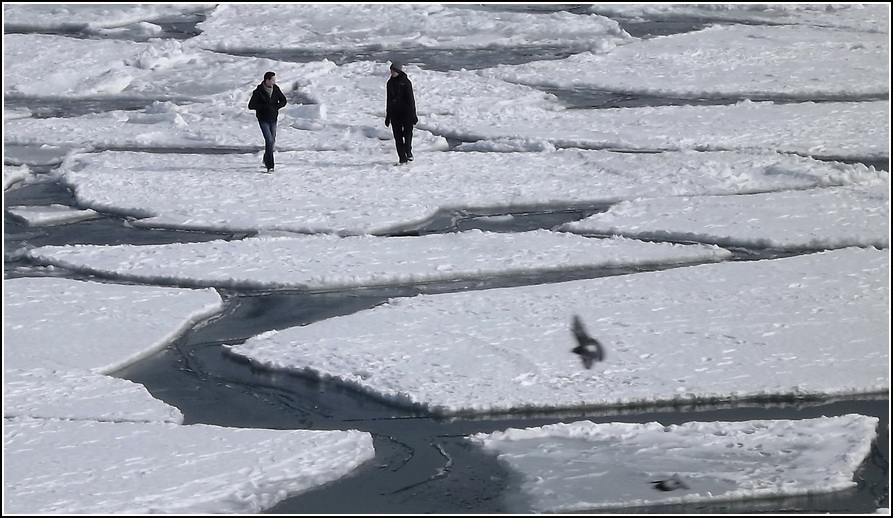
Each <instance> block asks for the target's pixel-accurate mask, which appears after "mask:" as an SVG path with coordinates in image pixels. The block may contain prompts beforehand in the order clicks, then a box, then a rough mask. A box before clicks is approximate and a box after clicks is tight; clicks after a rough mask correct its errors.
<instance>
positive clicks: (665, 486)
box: [651, 474, 688, 491]
mask: <svg viewBox="0 0 893 518" xmlns="http://www.w3.org/2000/svg"><path fill="white" fill-rule="evenodd" d="M651 483H652V484H654V489H657V490H659V491H674V490H676V489H688V485H686V483H685V482H683V481H682V479H681V478H679V475H678V474H676V475H673V476H672V477H670V478H668V479H664V480H652V481H651Z"/></svg>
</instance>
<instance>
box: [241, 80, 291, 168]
mask: <svg viewBox="0 0 893 518" xmlns="http://www.w3.org/2000/svg"><path fill="white" fill-rule="evenodd" d="M287 103H288V101H287V100H286V99H285V95H283V93H282V90H280V89H279V87H278V86H276V73H275V72H267V73H266V74H264V80H263V82H262V83H260V84H259V85H257V88H255V89H254V91H253V92H251V99H250V100H249V101H248V109H249V110H254V113H255V115H257V123H258V124H259V125H260V131H261V133H263V135H264V165H265V166H266V167H267V172H268V173H269V172H272V171H273V166H274V165H275V164H274V162H273V147H274V146H275V145H276V122H277V121H278V119H279V110H280V109H281V108H282V107H283V106H285V105H286V104H287Z"/></svg>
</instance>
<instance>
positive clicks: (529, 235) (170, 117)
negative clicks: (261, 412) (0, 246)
mask: <svg viewBox="0 0 893 518" xmlns="http://www.w3.org/2000/svg"><path fill="white" fill-rule="evenodd" d="M579 11H580V12H583V14H571V13H569V12H565V11H563V10H562V9H560V6H556V5H546V4H543V5H539V6H537V8H536V9H534V8H532V7H530V6H528V8H526V9H525V8H522V7H520V6H497V5H489V6H473V5H451V4H444V5H440V4H412V5H409V4H400V5H397V4H366V5H361V4H339V5H331V4H327V5H325V6H321V5H313V4H280V5H275V6H274V5H272V4H259V5H258V4H252V5H248V4H165V5H162V4H108V5H106V4H102V5H88V4H84V5H79V4H65V5H62V4H4V6H3V16H4V28H5V31H4V42H3V58H4V117H3V124H4V159H5V160H4V167H3V185H4V190H5V191H9V190H11V189H16V188H18V186H20V185H23V184H30V183H38V182H43V181H56V180H58V181H60V182H61V183H62V184H63V185H66V186H68V187H69V188H71V190H72V191H73V192H74V196H75V199H76V204H77V206H76V207H62V206H42V207H34V206H13V207H7V206H6V201H5V200H4V209H5V210H6V211H7V212H8V213H9V214H10V215H11V216H13V217H15V218H17V219H19V220H21V221H24V222H26V223H27V224H28V225H29V226H32V227H43V226H52V225H60V224H69V223H75V222H78V221H82V220H84V219H89V218H94V217H97V216H98V215H99V214H100V213H103V214H113V215H119V216H125V217H127V218H128V219H130V220H132V221H129V224H130V225H133V226H137V227H147V228H172V229H188V230H211V231H229V232H234V233H247V234H249V237H246V238H244V239H233V240H229V241H209V242H204V243H179V244H166V245H145V246H134V245H113V246H95V245H67V246H43V247H37V248H31V247H26V248H25V249H22V250H6V244H4V255H5V256H6V257H17V256H27V257H29V258H30V259H33V260H35V261H38V262H39V263H40V264H44V265H46V270H47V272H49V273H50V274H52V273H53V272H55V271H56V269H58V268H69V269H72V270H73V271H75V272H79V273H83V274H88V275H89V274H98V275H99V276H101V277H102V278H106V279H108V280H107V281H104V282H99V281H97V280H90V281H76V280H69V279H62V278H54V277H35V278H18V279H4V283H3V293H4V311H3V318H4V418H5V419H4V512H9V513H21V514H40V513H63V514H74V513H90V514H93V513H96V514H107V513H126V514H142V513H156V512H157V513H257V512H262V511H264V510H266V509H270V508H271V507H273V506H274V505H276V503H278V502H279V501H281V500H283V499H285V498H287V497H289V496H290V495H293V494H296V493H298V492H301V491H306V490H310V489H313V488H315V487H318V486H320V485H323V484H326V483H328V482H331V481H335V480H338V479H339V478H342V477H345V476H348V475H349V474H351V473H352V472H353V471H354V470H355V469H356V468H358V467H359V466H361V465H362V464H363V463H364V462H366V461H368V460H370V459H372V458H373V457H374V456H375V451H374V448H373V445H372V438H371V435H370V434H369V433H367V432H362V431H358V430H340V431H337V430H336V431H311V430H265V429H235V428H222V427H217V426H210V425H201V424H194V425H184V424H183V416H182V414H181V413H180V411H179V410H178V409H177V408H175V407H172V406H170V405H167V404H165V403H163V402H161V401H159V400H157V399H155V398H154V397H153V396H152V395H151V394H149V392H148V391H147V390H146V389H145V388H144V387H142V386H141V385H138V384H136V383H133V382H130V381H126V380H122V379H118V378H114V377H112V376H110V374H111V373H113V372H114V371H115V370H117V369H119V368H121V367H123V366H126V365H129V364H131V363H133V362H135V361H138V360H140V359H142V358H145V357H146V356H148V355H150V354H152V353H153V352H156V351H158V350H159V349H161V348H163V347H165V346H167V345H168V344H170V343H171V342H172V341H174V340H176V339H177V337H179V336H181V335H182V333H183V332H184V331H185V330H186V329H189V328H190V327H191V326H193V325H195V324H196V323H197V322H200V321H202V320H203V319H207V318H209V317H212V316H214V315H216V314H218V313H219V312H220V311H221V310H222V301H221V300H220V297H219V295H217V293H216V291H214V289H213V288H215V287H237V288H247V289H262V290H266V289H300V290H308V291H324V290H343V289H355V288H362V287H368V286H388V285H402V284H422V283H437V282H444V283H448V282H453V281H457V280H469V279H484V280H486V279H493V278H498V277H499V276H509V275H519V274H524V275H530V274H540V275H543V274H549V273H556V272H562V271H586V270H589V269H592V270H594V269H598V268H606V267H643V266H651V265H671V266H673V267H672V268H669V269H665V270H661V271H650V272H643V273H636V274H630V275H623V276H614V277H604V278H595V279H584V280H575V281H565V282H552V283H541V284H533V285H527V286H517V287H500V288H491V289H478V290H468V291H458V292H455V293H438V294H426V295H418V296H415V297H403V298H393V299H391V300H389V301H387V303H385V304H382V305H380V306H377V307H375V308H372V309H369V310H365V311H360V312H357V313H354V314H351V315H346V316H340V317H334V318H329V319H326V320H322V321H319V322H314V323H312V324H309V325H306V326H301V327H293V328H286V329H282V330H278V331H271V332H267V333H264V334H261V335H258V336H254V337H251V338H249V339H248V340H246V341H245V342H244V343H240V344H230V345H227V346H226V349H227V351H228V352H229V353H230V354H233V355H236V356H239V357H243V358H245V359H247V360H248V361H250V362H251V363H253V364H255V365H261V366H264V367H267V368H270V369H284V370H289V371H292V372H295V373H299V374H303V375H306V376H310V377H320V378H325V379H331V380H337V381H338V382H339V383H342V384H345V385H347V386H350V387H353V388H355V389H358V390H360V391H362V392H364V393H366V394H367V395H369V396H371V397H374V398H378V399H381V400H385V401H388V402H392V403H395V404H399V405H409V406H414V407H418V408H421V409H426V410H428V411H430V412H433V413H435V414H440V415H444V416H448V415H469V414H470V415H490V414H500V413H506V412H515V411H519V410H525V411H526V410H530V411H548V410H557V409H582V408H617V407H620V408H623V407H630V406H636V405H649V404H696V403H713V402H728V401H738V400H747V399H749V398H764V397H773V398H785V397H805V396H815V397H831V396H847V395H857V396H858V395H878V394H887V393H889V388H890V387H889V379H890V376H889V372H890V370H889V369H890V365H889V348H888V346H889V343H890V330H889V321H890V291H889V289H890V288H889V287H890V278H889V269H890V264H889V248H888V247H889V234H890V215H889V200H890V195H889V193H890V184H889V172H888V171H884V170H877V169H875V168H874V167H872V166H866V165H862V164H860V163H858V162H860V161H866V160H870V161H874V160H887V161H889V142H890V135H889V120H890V105H889V12H890V11H889V6H887V5H885V4H883V5H881V4H834V5H830V4H829V5H825V4H822V5H812V4H810V5H806V4H797V5H793V4H791V5H788V4H751V5H747V6H742V5H739V6H730V5H726V4H723V5H706V4H704V5H697V4H690V5H677V4H661V5H654V4H649V5H644V4H643V5H619V4H618V5H614V4H610V5H608V4H605V5H602V4H593V5H591V6H583V7H581V8H580V9H579ZM195 13H205V14H207V18H206V19H205V21H203V22H202V23H200V24H199V28H200V29H201V31H202V32H201V34H200V35H198V36H196V37H193V38H188V39H170V38H160V37H159V35H161V34H162V32H163V31H162V28H161V25H160V23H162V20H165V19H176V18H177V17H179V16H184V15H187V16H188V15H191V14H195ZM615 16H619V17H623V18H626V19H633V20H634V19H636V18H639V17H646V18H649V19H651V18H654V17H664V18H665V19H667V20H672V19H674V17H679V16H681V17H697V18H704V19H708V20H711V21H713V22H716V21H720V20H725V21H735V22H743V23H742V24H720V23H715V24H713V25H708V26H705V28H704V29H702V30H698V31H694V32H689V33H685V34H678V35H669V36H660V37H653V38H647V39H643V38H637V37H633V36H631V35H630V34H628V33H627V32H625V31H624V30H623V29H622V28H621V27H622V24H618V23H617V21H615V20H614V19H612V17H615ZM234 26H238V30H234ZM31 31H40V32H46V33H47V34H37V33H31ZM58 33H72V34H79V35H82V36H87V37H88V38H75V37H71V36H70V35H66V34H58ZM270 34H274V35H275V38H272V39H271V38H270ZM540 48H549V49H562V50H567V51H568V52H569V55H568V56H567V57H564V58H557V59H556V58H555V57H554V56H553V57H550V58H548V59H546V58H544V59H542V60H537V61H531V62H529V63H523V64H498V65H495V66H482V65H478V64H475V63H472V62H469V63H468V64H466V65H463V64H462V63H461V61H462V58H461V57H460V55H459V53H456V54H457V57H455V60H456V66H454V67H449V68H448V69H447V68H445V67H427V66H425V64H424V59H418V60H414V59H413V58H412V57H411V56H412V55H413V53H417V54H418V55H421V56H425V55H429V56H432V55H439V56H443V55H444V53H454V52H456V51H458V50H472V51H487V52H499V53H503V54H504V55H506V56H508V55H511V54H512V53H513V52H517V51H518V50H519V49H521V50H524V51H530V52H533V53H534V54H535V52H536V49H540ZM742 49H747V51H746V52H742ZM277 51H278V52H282V53H288V52H294V54H295V55H300V56H303V57H304V59H303V61H305V62H295V61H280V60H278V59H274V58H271V57H264V56H275V55H276V54H275V53H276V52H277ZM426 53H429V54H426ZM437 53H439V54H437ZM472 55H473V54H472ZM256 56H260V57H256ZM336 56H337V57H336ZM345 56H347V58H345ZM403 56H410V57H409V58H408V59H403ZM327 58H329V59H327ZM395 58H399V59H401V60H402V61H404V62H405V63H406V65H405V70H406V71H407V73H408V75H409V77H410V78H411V79H412V81H413V85H414V88H415V92H416V100H417V105H418V110H419V119H420V122H419V125H418V126H417V128H416V130H415V138H414V148H415V155H416V158H417V159H416V161H415V162H414V163H412V164H411V165H410V166H408V167H405V168H394V167H393V162H394V159H395V156H394V155H395V153H394V150H393V142H392V140H391V133H390V129H389V128H386V127H384V124H383V117H384V83H385V82H386V80H387V77H388V75H387V66H388V62H389V61H391V60H392V59H395ZM298 61H300V60H298ZM267 70H275V71H276V73H277V79H278V84H279V86H280V87H281V88H282V90H283V92H285V93H286V95H287V96H288V98H289V103H290V104H289V105H288V106H287V107H286V108H285V109H284V110H283V111H282V113H281V116H280V121H279V131H278V141H277V167H276V172H275V173H274V174H272V175H267V174H258V171H259V170H260V165H261V152H259V149H261V147H262V140H261V139H260V133H259V131H258V129H257V124H256V121H255V119H254V116H253V114H252V113H251V112H249V111H248V110H247V100H248V95H249V93H250V91H251V89H252V88H253V87H254V86H255V85H256V84H257V83H258V82H259V81H260V78H261V77H262V75H263V73H264V72H265V71H267ZM540 88H546V89H548V90H549V91H551V92H552V93H549V92H547V91H543V90H541V89H540ZM587 91H591V92H597V91H608V92H615V93H620V94H626V95H630V96H635V95H649V96H658V97H669V98H687V99H694V100H697V99H701V98H711V99H715V98H719V99H728V100H730V102H729V104H720V105H701V106H697V105H693V106H644V107H635V108H622V109H619V108H618V109H601V110H593V109H572V108H568V107H566V106H565V105H564V104H563V103H562V99H561V96H562V95H563V93H568V92H587ZM34 98H39V99H50V100H61V101H65V102H71V103H83V104H84V105H85V106H88V107H89V105H90V103H96V104H97V105H98V106H99V107H100V108H99V109H95V110H89V109H88V110H86V111H85V113H83V114H80V115H74V116H71V117H55V116H43V115H41V114H32V113H31V112H30V111H29V110H28V109H27V108H24V107H22V105H23V104H27V103H26V102H25V101H27V100H29V99H34ZM770 99H774V101H773V100H770ZM781 101H784V102H781ZM789 101H796V102H789ZM125 105H126V107H125ZM134 106H138V107H139V108H134ZM32 115H34V116H32ZM29 147H30V148H29ZM24 148H28V149H32V153H33V154H32V156H36V157H44V156H46V157H49V158H47V159H46V162H44V163H42V164H41V165H45V164H46V163H50V164H53V165H59V167H58V168H57V169H54V170H52V171H51V172H49V173H39V172H36V171H33V170H29V169H28V167H27V166H25V165H23V164H24V163H25V162H26V161H24V160H22V159H21V158H17V157H16V156H13V155H14V153H12V152H11V151H10V149H24ZM158 150H163V151H165V152H163V153H157V152H154V151H158ZM59 157H61V158H59ZM41 160H43V158H41ZM601 206H610V207H609V208H608V209H607V210H606V211H605V212H601V213H595V214H593V215H592V216H590V217H587V218H583V219H580V220H578V221H575V222H571V223H566V224H564V225H561V226H559V227H557V228H553V229H551V230H534V231H524V232H514V233H509V232H491V231H480V230H471V231H465V232H452V233H443V234H430V235H418V236H395V235H392V234H395V233H397V234H399V233H401V232H403V231H411V230H413V229H418V228H422V227H424V226H425V225H426V224H428V223H429V222H431V221H434V220H435V219H437V218H443V217H445V218H446V219H448V220H451V223H450V224H453V225H455V220H456V219H458V218H461V217H463V216H467V215H469V214H476V213H482V214H487V215H489V216H490V221H491V222H492V223H494V224H499V223H504V222H510V221H511V220H512V218H513V216H512V214H514V213H517V212H521V211H524V210H546V209H550V208H555V209H560V208H567V207H601ZM655 239H656V240H658V241H665V242H652V240H655ZM736 248H755V249H766V248H768V249H779V250H782V251H796V252H803V254H802V255H795V256H793V257H784V258H775V259H765V260H759V261H738V260H733V259H734V258H735V257H736V256H735V254H734V253H733V251H732V250H734V249H736ZM246 265H251V266H250V267H246ZM573 315H579V316H580V318H581V319H582V321H583V322H584V324H585V326H586V327H587V329H588V330H589V331H590V332H591V333H592V334H593V335H594V336H596V337H597V338H598V339H599V340H600V341H602V343H603V344H605V347H606V349H607V358H606V360H605V361H604V362H600V363H597V364H596V365H595V366H593V368H592V369H585V368H584V367H583V366H582V365H581V362H580V361H579V358H577V357H576V356H575V355H573V354H572V353H571V352H570V350H571V349H572V348H573V347H574V345H575V343H574V342H573V337H572V335H571V333H570V322H571V319H572V317H573ZM295 344H302V345H304V347H295ZM877 426H878V419H877V418H873V417H867V416H861V415H855V414H851V415H846V416H839V417H822V418H816V419H804V420H779V421H755V420H751V421H742V422H713V423H699V422H690V423H685V424H681V425H675V426H664V425H661V424H660V423H646V424H636V425H634V424H627V423H622V422H612V423H602V424H593V423H590V422H588V421H579V422H576V423H568V424H565V425H550V426H543V427H538V428H531V429H528V430H514V429H508V430H505V431H499V432H494V433H492V434H476V435H473V436H469V437H468V440H469V442H470V443H473V444H481V445H483V447H484V448H485V450H490V451H493V452H494V453H495V454H499V455H500V456H501V458H502V459H504V460H505V461H506V462H507V464H508V465H509V466H510V467H511V468H512V469H514V470H517V472H519V473H521V474H522V476H523V479H524V482H523V483H522V487H521V491H522V492H523V494H524V499H525V502H526V504H525V505H526V507H522V508H521V509H519V511H520V512H526V511H530V510H533V511H536V512H570V511H581V510H588V509H614V508H618V507H631V506H637V505H656V504H666V503H672V502H703V501H712V500H735V499H751V498H763V497H769V496H784V495H798V494H811V493H822V492H831V491H838V490H841V489H845V488H847V487H851V486H852V485H854V482H853V474H854V472H855V471H856V469H857V468H858V467H859V465H860V463H861V462H862V460H863V459H864V458H865V457H866V456H867V455H868V452H869V447H870V443H871V441H872V440H873V439H874V438H875V436H876V435H877V431H876V427H877ZM882 426H886V424H885V423H882ZM609 446H610V447H609ZM674 473H678V474H679V475H680V476H682V477H683V478H684V480H685V481H686V482H687V483H688V484H689V485H690V489H689V490H684V491H678V490H677V491H671V492H666V493H660V492H656V491H654V490H653V489H652V488H651V487H650V485H649V483H650V481H651V480H654V479H656V478H661V477H668V476H670V475H673V474H674ZM878 512H879V513H881V512H885V513H886V514H889V509H887V508H882V509H879V510H878Z"/></svg>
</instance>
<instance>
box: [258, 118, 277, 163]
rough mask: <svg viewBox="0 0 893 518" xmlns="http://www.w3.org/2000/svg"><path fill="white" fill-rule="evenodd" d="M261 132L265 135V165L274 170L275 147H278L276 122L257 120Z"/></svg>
mask: <svg viewBox="0 0 893 518" xmlns="http://www.w3.org/2000/svg"><path fill="white" fill-rule="evenodd" d="M257 123H258V124H259V125H260V131H261V133H263V134H264V165H265V166H267V169H273V165H275V164H274V163H273V146H275V145H276V121H262V120H260V119H258V120H257Z"/></svg>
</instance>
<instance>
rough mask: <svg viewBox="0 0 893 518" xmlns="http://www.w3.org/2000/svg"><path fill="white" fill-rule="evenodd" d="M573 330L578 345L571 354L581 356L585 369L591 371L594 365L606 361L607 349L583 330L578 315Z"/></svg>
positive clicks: (575, 317)
mask: <svg viewBox="0 0 893 518" xmlns="http://www.w3.org/2000/svg"><path fill="white" fill-rule="evenodd" d="M571 330H572V331H573V332H574V337H575V338H576V339H577V344H578V345H577V346H576V347H574V348H573V349H572V350H571V352H573V353H576V354H578V355H580V359H581V360H582V361H583V366H584V367H586V368H587V369H590V368H592V364H593V363H595V362H600V361H603V360H604V359H605V348H604V347H602V344H601V342H599V341H598V340H596V339H595V338H593V337H591V336H589V333H587V332H586V329H584V328H583V322H581V321H580V317H578V316H577V315H574V323H573V325H572V326H571Z"/></svg>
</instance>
